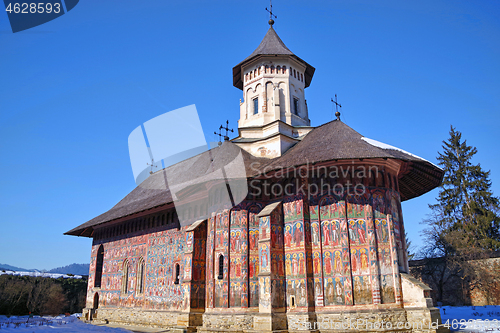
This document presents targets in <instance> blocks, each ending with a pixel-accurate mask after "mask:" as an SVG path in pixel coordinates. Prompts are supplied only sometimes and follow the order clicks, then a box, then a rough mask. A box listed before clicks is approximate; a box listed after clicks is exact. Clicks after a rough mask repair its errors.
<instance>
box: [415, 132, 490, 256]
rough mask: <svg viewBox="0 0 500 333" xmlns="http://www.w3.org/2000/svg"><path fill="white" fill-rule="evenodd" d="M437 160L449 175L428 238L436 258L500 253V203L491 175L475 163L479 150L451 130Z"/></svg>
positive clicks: (428, 222)
mask: <svg viewBox="0 0 500 333" xmlns="http://www.w3.org/2000/svg"><path fill="white" fill-rule="evenodd" d="M442 147H443V152H442V153H441V152H440V153H439V156H438V158H437V160H438V161H439V165H440V166H441V167H442V168H443V169H444V171H445V174H444V178H443V182H442V184H441V186H440V192H439V196H438V198H437V204H434V205H429V207H430V208H431V210H432V214H431V217H430V218H429V219H427V220H426V221H424V222H425V223H427V224H428V228H427V229H426V230H425V231H424V234H425V236H426V238H427V240H428V241H429V242H428V244H429V246H430V247H431V248H432V247H433V250H431V251H430V252H434V254H435V255H440V256H443V255H455V254H466V253H471V251H472V252H482V251H488V250H499V249H500V231H499V227H500V217H499V212H500V210H499V205H500V201H499V199H498V198H497V197H495V196H493V192H492V191H491V181H490V179H489V176H490V171H484V170H483V169H482V168H481V165H480V164H477V165H475V164H473V163H472V159H473V157H474V155H475V154H476V153H477V149H476V148H475V147H472V146H468V145H467V141H466V140H462V133H460V132H459V131H457V130H455V128H453V126H451V129H450V138H449V139H448V140H447V141H443V146H442Z"/></svg>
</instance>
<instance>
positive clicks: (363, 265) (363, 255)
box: [359, 249, 368, 270]
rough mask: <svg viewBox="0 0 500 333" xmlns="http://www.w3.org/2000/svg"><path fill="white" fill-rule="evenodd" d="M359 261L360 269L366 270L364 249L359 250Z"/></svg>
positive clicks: (366, 260)
mask: <svg viewBox="0 0 500 333" xmlns="http://www.w3.org/2000/svg"><path fill="white" fill-rule="evenodd" d="M359 257H360V261H361V269H362V270H368V255H367V254H366V249H361V250H360V255H359Z"/></svg>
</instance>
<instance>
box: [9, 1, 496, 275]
mask: <svg viewBox="0 0 500 333" xmlns="http://www.w3.org/2000/svg"><path fill="white" fill-rule="evenodd" d="M267 6H269V3H268V1H266V0H259V1H167V0H162V1H160V0H155V1H153V0H147V1H139V0H135V1H131V0H120V1H111V0H103V1H80V3H79V4H78V5H77V6H76V7H75V8H74V9H73V10H72V11H70V12H69V13H67V14H66V15H63V16H62V17H60V18H58V19H56V20H54V21H51V22H49V23H46V24H44V25H41V26H39V27H36V28H33V29H30V30H26V31H24V32H19V33H16V34H13V33H12V32H11V30H10V26H9V23H8V20H7V14H6V13H5V12H1V13H0V124H1V125H2V129H1V131H0V154H1V155H0V156H1V159H0V172H1V174H2V177H0V189H1V191H0V210H1V217H0V223H1V232H0V263H8V264H11V265H15V266H20V267H25V268H38V269H50V268H54V267H57V266H62V265H67V264H70V263H74V262H77V263H83V262H88V261H89V257H90V245H91V240H90V239H88V238H77V237H73V236H64V235H63V233H64V232H65V231H68V230H69V229H71V228H73V227H75V226H77V225H79V224H81V223H83V222H86V221H88V220H90V219H91V218H93V217H95V216H97V215H99V214H101V213H103V212H105V211H106V210H108V209H110V208H111V207H112V206H113V205H114V204H116V203H117V202H118V201H119V200H121V199H122V198H123V197H124V196H125V195H126V194H127V193H129V192H130V191H131V190H132V189H133V188H134V187H135V183H134V179H133V175H132V169H131V166H130V160H129V156H128V148H127V138H128V135H129V134H130V132H131V131H132V130H133V129H134V128H136V127H137V126H139V125H140V124H142V123H144V122H145V121H147V120H149V119H151V118H153V117H155V116H157V115H159V114H162V113H164V112H167V111H170V110H173V109H176V108H179V107H183V106H186V105H190V104H196V106H197V109H198V112H199V114H200V118H201V122H202V125H203V127H204V129H205V132H206V138H207V140H209V141H210V140H213V139H214V137H213V134H210V133H213V131H214V130H215V129H217V128H218V126H219V125H220V124H221V123H223V122H225V121H226V119H229V121H230V125H233V126H235V125H236V121H237V120H238V117H239V99H240V98H242V93H241V91H240V90H238V89H237V88H234V87H233V86H232V71H231V69H232V67H233V66H234V65H236V64H237V63H239V62H240V61H241V60H243V59H244V58H245V57H247V56H248V55H249V54H250V53H251V52H252V51H253V50H254V49H255V48H256V47H257V46H258V44H259V43H260V41H261V40H262V38H263V37H264V35H265V33H266V31H267V29H268V24H267V20H268V19H269V17H268V15H267V12H266V11H265V10H264V8H265V7H267ZM273 8H274V10H275V12H276V14H277V15H278V18H277V19H276V24H275V26H274V27H275V30H276V31H277V32H278V34H279V35H280V37H281V38H282V40H283V41H284V42H285V44H286V45H287V46H288V48H289V49H290V50H292V51H293V52H294V53H295V54H297V55H298V56H300V57H301V58H302V59H304V60H306V61H307V62H309V63H310V64H311V65H313V66H314V67H315V68H316V73H315V75H314V78H313V80H312V83H311V86H310V87H309V88H307V89H306V98H307V102H308V106H309V117H310V119H311V120H312V125H314V126H317V125H320V124H323V123H325V122H327V121H329V120H331V119H332V105H331V104H332V103H331V102H330V98H331V97H333V95H334V94H335V93H336V94H338V98H339V101H340V102H341V103H342V105H343V108H342V109H343V110H342V111H343V113H342V114H343V121H345V122H346V123H347V124H348V125H349V126H351V127H352V128H354V129H355V130H357V131H358V132H359V133H361V134H363V135H365V136H367V137H369V138H372V139H375V140H378V141H382V142H385V143H388V144H391V145H395V146H397V147H400V148H402V149H405V150H407V151H409V152H412V153H414V154H416V155H419V156H421V157H423V158H426V159H428V160H430V161H432V162H435V161H436V156H437V152H438V151H439V150H440V149H441V141H442V140H445V139H446V138H447V137H448V131H449V127H450V125H451V124H452V125H454V126H456V127H457V129H458V130H459V131H461V132H462V133H463V136H464V137H465V138H466V139H467V140H468V143H469V144H471V145H474V146H476V147H477V148H478V150H479V153H478V154H477V157H476V160H475V162H480V163H481V165H482V167H483V168H484V169H486V170H491V179H492V181H493V189H494V191H495V194H496V195H499V194H500V167H499V161H500V159H499V156H498V152H499V148H498V143H497V141H498V139H497V138H498V132H499V130H500V128H499V122H500V42H499V41H500V2H498V1H439V0H428V1H427V0H426V1H422V0H419V1H400V0H396V1H373V0H367V1H355V0H344V1H308V2H306V1H295V0H286V1H285V0H275V1H274V3H273ZM436 196H437V190H434V191H432V192H430V193H428V194H425V195H423V196H421V197H419V198H417V199H413V200H410V201H409V202H405V203H404V204H403V215H404V220H405V225H406V229H407V231H408V232H409V234H410V238H411V239H412V240H413V242H414V243H415V244H417V245H421V244H422V241H421V239H420V236H419V231H420V230H421V229H422V225H420V224H419V222H420V221H421V220H422V219H423V218H424V217H425V215H426V214H427V213H428V212H429V211H428V208H427V204H428V203H432V202H433V201H434V198H435V197H436Z"/></svg>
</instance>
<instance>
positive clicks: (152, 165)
mask: <svg viewBox="0 0 500 333" xmlns="http://www.w3.org/2000/svg"><path fill="white" fill-rule="evenodd" d="M146 164H147V165H149V166H151V171H149V174H151V175H152V174H153V167H155V168H157V167H158V165H157V164H155V160H154V159H153V158H152V159H151V164H149V163H146Z"/></svg>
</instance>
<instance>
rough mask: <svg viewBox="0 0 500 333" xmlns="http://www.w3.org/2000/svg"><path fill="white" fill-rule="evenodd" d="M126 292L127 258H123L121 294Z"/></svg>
mask: <svg viewBox="0 0 500 333" xmlns="http://www.w3.org/2000/svg"><path fill="white" fill-rule="evenodd" d="M127 292H128V260H127V259H125V261H124V262H123V266H122V294H126V293H127Z"/></svg>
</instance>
